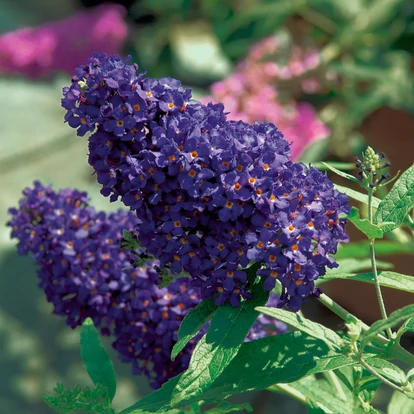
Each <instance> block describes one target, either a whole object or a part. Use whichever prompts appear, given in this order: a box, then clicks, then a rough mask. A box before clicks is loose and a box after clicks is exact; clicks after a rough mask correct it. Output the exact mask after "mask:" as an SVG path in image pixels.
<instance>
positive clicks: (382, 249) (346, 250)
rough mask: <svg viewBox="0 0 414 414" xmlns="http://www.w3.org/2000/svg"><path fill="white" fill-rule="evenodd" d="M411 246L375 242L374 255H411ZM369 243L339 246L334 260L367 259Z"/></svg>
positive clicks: (385, 241) (390, 242) (380, 241)
mask: <svg viewBox="0 0 414 414" xmlns="http://www.w3.org/2000/svg"><path fill="white" fill-rule="evenodd" d="M413 252H414V249H413V246H409V245H408V244H405V243H400V242H394V241H388V240H377V241H376V242H375V253H376V255H377V256H378V255H381V254H393V253H413ZM369 254H370V250H369V241H366V240H364V241H361V242H352V243H349V244H347V245H341V247H340V249H338V252H337V253H336V254H335V258H336V259H339V260H340V259H342V258H348V257H353V258H362V257H369Z"/></svg>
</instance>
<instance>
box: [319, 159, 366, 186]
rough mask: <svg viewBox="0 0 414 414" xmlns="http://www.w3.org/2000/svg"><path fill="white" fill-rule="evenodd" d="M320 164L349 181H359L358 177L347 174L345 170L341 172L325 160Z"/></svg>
mask: <svg viewBox="0 0 414 414" xmlns="http://www.w3.org/2000/svg"><path fill="white" fill-rule="evenodd" d="M322 164H323V165H324V166H325V167H326V168H327V169H328V170H331V171H332V172H334V173H335V174H337V175H339V176H340V177H343V178H346V179H347V180H349V181H352V182H354V183H359V180H358V178H356V177H354V176H353V175H351V174H348V173H346V172H343V171H341V170H338V169H336V168H335V167H333V166H332V165H330V164H327V163H326V162H322Z"/></svg>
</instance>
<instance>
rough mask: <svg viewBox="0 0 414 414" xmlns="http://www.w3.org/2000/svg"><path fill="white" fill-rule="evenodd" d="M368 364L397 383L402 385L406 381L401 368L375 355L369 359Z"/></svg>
mask: <svg viewBox="0 0 414 414" xmlns="http://www.w3.org/2000/svg"><path fill="white" fill-rule="evenodd" d="M369 365H370V366H371V367H373V368H375V370H376V371H378V372H379V373H380V374H382V375H383V376H384V377H385V378H387V379H389V380H390V381H392V382H394V383H396V384H397V385H401V386H402V385H404V383H405V381H406V376H405V373H404V371H403V370H402V369H401V368H399V367H397V365H394V364H392V363H391V362H389V361H386V360H385V359H382V358H376V357H374V358H371V359H370V361H369Z"/></svg>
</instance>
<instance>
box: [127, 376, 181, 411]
mask: <svg viewBox="0 0 414 414" xmlns="http://www.w3.org/2000/svg"><path fill="white" fill-rule="evenodd" d="M181 377H182V374H180V375H177V376H176V377H174V378H171V379H170V380H169V381H167V382H166V383H165V384H164V385H163V386H162V387H161V388H159V389H158V390H155V391H153V392H152V393H151V394H149V395H147V396H145V397H144V398H141V399H140V400H139V401H137V402H136V403H135V404H133V405H131V406H130V407H128V408H125V409H124V410H122V411H121V412H120V413H119V414H143V413H147V412H150V413H156V412H160V413H165V412H168V411H169V410H171V406H170V401H171V396H172V392H173V390H174V388H175V386H176V385H177V383H178V381H179V380H180V378H181Z"/></svg>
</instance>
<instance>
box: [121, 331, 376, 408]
mask: <svg viewBox="0 0 414 414" xmlns="http://www.w3.org/2000/svg"><path fill="white" fill-rule="evenodd" d="M367 360H369V358H367ZM355 363H356V362H355V361H354V360H353V359H352V358H349V357H347V356H345V355H342V354H339V353H334V352H332V351H330V349H329V347H328V346H327V345H326V344H325V343H324V342H323V341H321V340H318V339H315V338H313V337H311V336H309V335H306V334H304V333H303V332H299V331H298V332H291V333H285V334H282V335H276V336H272V337H267V338H262V339H258V340H255V341H252V342H248V343H244V344H243V345H242V346H241V347H240V350H239V352H238V354H237V355H236V356H235V358H234V359H233V360H232V362H231V363H230V364H229V366H227V368H226V369H225V370H224V371H223V373H222V374H221V375H220V376H219V377H218V378H217V379H216V381H215V382H214V383H213V384H211V385H210V387H209V388H208V389H207V390H206V391H205V392H204V394H202V395H200V396H199V397H198V398H194V399H191V400H188V399H187V398H186V396H185V395H184V398H185V400H184V401H185V402H184V401H183V402H182V403H178V402H177V403H176V405H177V406H178V405H179V404H183V405H184V404H188V403H189V402H191V401H193V400H194V401H195V400H197V399H202V400H203V401H205V402H217V401H223V400H224V399H226V398H229V397H231V396H233V395H238V394H241V393H244V392H247V391H253V390H262V389H266V388H268V387H270V386H271V385H274V384H277V383H289V382H293V381H297V380H299V379H301V378H304V377H306V376H309V375H312V374H316V373H319V372H325V371H329V370H335V369H338V368H341V367H344V366H348V365H353V364H355ZM182 375H183V374H182ZM182 375H181V376H177V377H175V378H173V379H172V380H170V381H169V382H167V383H166V384H164V386H163V387H162V388H161V389H159V390H157V391H155V392H153V393H152V394H150V395H149V396H147V397H144V398H143V399H141V400H140V401H138V402H137V403H136V404H134V405H133V406H131V407H129V408H127V409H126V410H123V411H122V412H121V414H128V413H134V412H137V413H138V412H139V411H135V410H138V409H140V410H146V411H150V412H157V411H158V412H163V410H164V411H165V410H169V409H171V405H170V401H171V398H172V395H173V390H174V388H175V387H176V384H177V383H178V381H179V380H180V378H181V377H182Z"/></svg>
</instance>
